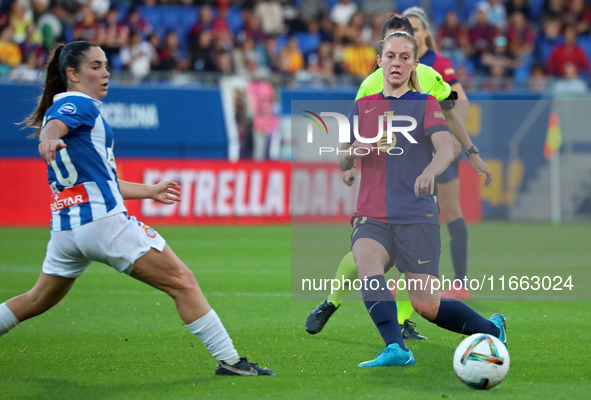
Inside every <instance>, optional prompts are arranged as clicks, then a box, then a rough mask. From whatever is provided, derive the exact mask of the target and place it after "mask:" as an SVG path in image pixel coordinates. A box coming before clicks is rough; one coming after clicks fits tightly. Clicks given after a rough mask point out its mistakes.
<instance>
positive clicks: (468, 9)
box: [459, 0, 482, 21]
mask: <svg viewBox="0 0 591 400" xmlns="http://www.w3.org/2000/svg"><path fill="white" fill-rule="evenodd" d="M481 1H482V0H464V8H463V10H462V13H461V14H459V17H460V19H461V20H463V21H468V20H469V18H470V16H471V15H472V14H473V13H474V11H475V10H476V4H478V3H480V2H481Z"/></svg>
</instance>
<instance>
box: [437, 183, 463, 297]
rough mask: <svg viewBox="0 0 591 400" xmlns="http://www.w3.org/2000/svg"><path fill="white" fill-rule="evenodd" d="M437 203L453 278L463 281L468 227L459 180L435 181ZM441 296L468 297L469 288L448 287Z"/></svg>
mask: <svg viewBox="0 0 591 400" xmlns="http://www.w3.org/2000/svg"><path fill="white" fill-rule="evenodd" d="M437 203H438V205H439V212H440V213H441V216H442V217H443V220H444V222H445V223H446V225H447V230H448V232H449V237H450V241H449V247H450V252H451V261H452V264H453V268H454V278H455V279H457V280H460V281H462V282H463V281H464V278H465V277H466V272H467V269H468V229H467V227H466V222H465V221H464V218H463V216H462V209H461V208H460V180H459V179H458V178H457V174H456V177H455V178H454V179H450V180H447V181H445V182H440V181H438V182H437ZM442 296H443V297H451V298H456V299H469V298H470V290H469V289H468V288H465V287H462V288H461V289H459V290H458V289H453V288H452V289H449V290H446V291H444V292H443V293H442Z"/></svg>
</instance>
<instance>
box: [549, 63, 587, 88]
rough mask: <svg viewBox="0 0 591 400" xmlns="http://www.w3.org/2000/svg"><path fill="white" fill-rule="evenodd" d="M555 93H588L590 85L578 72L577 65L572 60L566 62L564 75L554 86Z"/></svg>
mask: <svg viewBox="0 0 591 400" xmlns="http://www.w3.org/2000/svg"><path fill="white" fill-rule="evenodd" d="M552 91H553V92H554V93H587V91H589V87H588V86H587V84H586V83H585V81H584V80H583V79H581V77H580V76H579V74H578V72H577V66H576V65H575V64H573V63H572V62H567V63H566V64H564V75H563V76H562V78H560V79H558V80H557V81H556V83H555V84H554V87H553V88H552Z"/></svg>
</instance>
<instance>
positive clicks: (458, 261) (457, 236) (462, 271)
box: [447, 218, 468, 281]
mask: <svg viewBox="0 0 591 400" xmlns="http://www.w3.org/2000/svg"><path fill="white" fill-rule="evenodd" d="M447 230H448V231H449V237H450V240H449V247H450V250H451V262H452V264H453V266H454V274H455V279H459V280H461V281H463V280H464V277H465V276H466V271H467V270H468V228H466V222H465V221H464V218H458V219H456V220H455V221H453V222H450V223H449V224H447Z"/></svg>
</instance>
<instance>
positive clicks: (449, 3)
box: [431, 0, 458, 28]
mask: <svg viewBox="0 0 591 400" xmlns="http://www.w3.org/2000/svg"><path fill="white" fill-rule="evenodd" d="M449 10H456V11H457V10H458V2H457V0H437V1H432V2H431V16H432V17H433V21H434V22H435V26H439V25H441V24H442V23H443V20H444V19H445V13H446V12H448V11H449ZM433 28H435V27H433Z"/></svg>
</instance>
